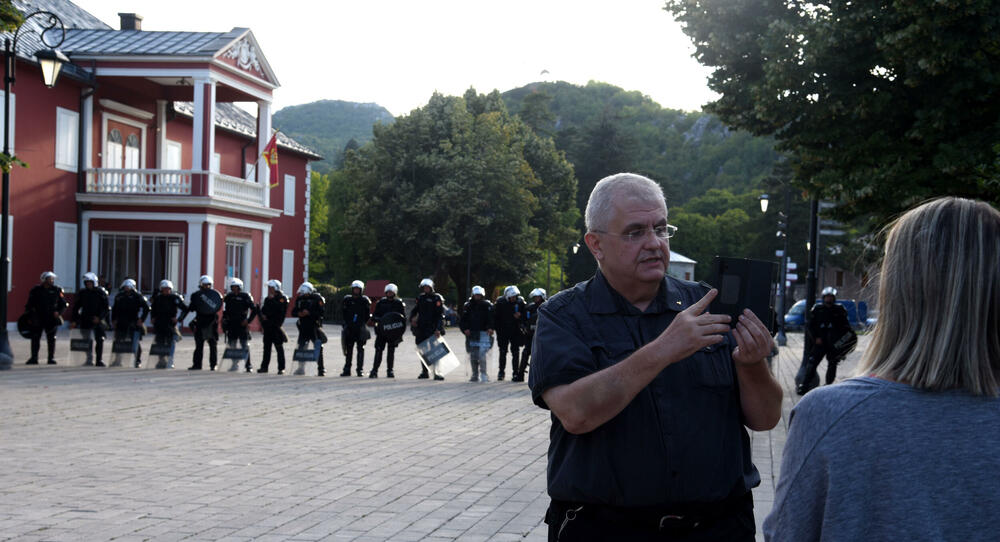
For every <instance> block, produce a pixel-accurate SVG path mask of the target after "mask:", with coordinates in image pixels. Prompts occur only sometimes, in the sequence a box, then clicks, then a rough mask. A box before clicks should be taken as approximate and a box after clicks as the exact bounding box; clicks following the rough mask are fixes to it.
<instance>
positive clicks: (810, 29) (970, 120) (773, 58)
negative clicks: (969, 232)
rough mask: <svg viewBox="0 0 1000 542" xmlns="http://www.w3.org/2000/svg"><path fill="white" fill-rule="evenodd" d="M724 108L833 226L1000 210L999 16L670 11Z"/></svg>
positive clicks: (752, 7) (887, 8)
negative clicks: (923, 213)
mask: <svg viewBox="0 0 1000 542" xmlns="http://www.w3.org/2000/svg"><path fill="white" fill-rule="evenodd" d="M666 9H667V10H668V11H670V12H671V13H673V14H674V16H675V17H676V18H677V20H678V21H680V22H681V23H682V24H683V25H684V29H685V32H686V33H687V34H688V35H689V36H690V37H691V38H692V40H693V42H694V45H695V48H696V54H695V57H696V58H697V59H698V61H699V62H701V63H702V64H704V65H706V66H711V67H714V68H715V71H714V73H713V74H712V76H711V77H710V79H709V86H710V87H711V88H712V89H713V90H715V91H716V92H718V93H719V94H721V97H720V98H719V99H718V100H716V101H715V102H713V103H711V104H709V105H708V107H707V110H708V111H710V112H712V113H714V114H716V115H718V116H719V117H720V118H721V119H722V120H723V121H724V122H726V123H727V124H729V125H730V126H733V127H735V128H739V129H745V130H748V131H750V132H752V133H754V134H759V135H760V134H763V135H773V136H774V137H775V138H776V139H777V141H778V145H779V148H780V149H782V150H785V151H788V152H789V153H790V154H791V158H792V165H793V167H794V169H795V177H796V180H797V181H796V182H797V183H798V184H799V185H800V186H801V187H802V188H804V189H806V190H807V191H808V192H809V193H810V195H813V196H819V197H826V198H831V199H836V200H839V201H840V202H841V203H842V205H841V206H840V208H839V215H840V216H844V217H851V216H865V215H871V216H872V217H873V218H874V219H875V220H874V221H875V222H885V221H886V220H887V219H889V218H890V217H892V216H894V215H895V214H897V213H899V212H900V211H901V210H904V209H906V208H907V207H909V206H911V205H913V204H914V203H916V202H919V201H920V200H923V199H925V198H928V197H931V196H935V195H943V194H952V195H961V196H970V197H979V198H984V199H987V200H989V201H992V202H994V203H1000V175H998V168H997V150H996V148H995V145H996V144H997V143H998V142H1000V85H998V84H997V81H998V80H1000V33H998V32H997V31H996V29H997V27H998V26H1000V4H998V3H997V2H995V1H993V0H938V1H935V2H909V1H905V0H887V1H884V2H822V1H821V2H808V3H807V2H787V1H784V0H750V1H745V2H730V1H725V0H668V1H667V3H666Z"/></svg>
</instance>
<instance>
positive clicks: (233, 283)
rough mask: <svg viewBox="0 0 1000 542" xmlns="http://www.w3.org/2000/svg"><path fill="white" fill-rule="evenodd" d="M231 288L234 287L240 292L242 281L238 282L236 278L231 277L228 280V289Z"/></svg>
mask: <svg viewBox="0 0 1000 542" xmlns="http://www.w3.org/2000/svg"><path fill="white" fill-rule="evenodd" d="M233 286H235V287H237V288H239V289H240V290H242V289H243V281H242V280H240V279H238V278H236V277H232V278H230V279H229V287H230V288H232V287H233Z"/></svg>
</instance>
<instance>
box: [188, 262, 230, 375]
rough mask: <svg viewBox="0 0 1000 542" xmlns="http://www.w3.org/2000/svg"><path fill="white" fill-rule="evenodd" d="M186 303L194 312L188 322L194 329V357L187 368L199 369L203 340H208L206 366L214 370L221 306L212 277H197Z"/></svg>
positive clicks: (190, 369) (203, 349) (203, 345)
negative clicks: (195, 284)
mask: <svg viewBox="0 0 1000 542" xmlns="http://www.w3.org/2000/svg"><path fill="white" fill-rule="evenodd" d="M188 305H189V306H190V307H191V310H193V311H194V313H195V315H194V318H192V319H191V322H190V323H189V324H188V325H189V326H190V327H191V330H192V331H194V359H193V360H192V362H191V366H190V367H188V370H189V371H200V370H201V361H202V358H204V356H205V342H208V368H209V369H210V370H212V371H214V370H215V366H216V365H217V364H218V353H219V352H218V349H219V309H221V308H222V294H220V293H219V292H217V291H215V290H213V289H212V277H210V276H208V275H202V276H201V278H200V279H198V291H196V292H194V293H193V294H191V301H190V302H189V303H188ZM213 309H214V310H213Z"/></svg>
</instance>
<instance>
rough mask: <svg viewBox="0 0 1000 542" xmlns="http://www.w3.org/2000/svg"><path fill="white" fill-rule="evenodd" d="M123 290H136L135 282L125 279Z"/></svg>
mask: <svg viewBox="0 0 1000 542" xmlns="http://www.w3.org/2000/svg"><path fill="white" fill-rule="evenodd" d="M122 288H124V289H128V290H135V281H134V280H132V279H125V280H123V281H122Z"/></svg>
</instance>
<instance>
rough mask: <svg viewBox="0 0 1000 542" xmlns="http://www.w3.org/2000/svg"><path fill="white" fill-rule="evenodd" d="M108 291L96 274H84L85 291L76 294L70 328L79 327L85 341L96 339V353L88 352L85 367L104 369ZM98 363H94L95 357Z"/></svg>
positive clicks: (108, 312)
mask: <svg viewBox="0 0 1000 542" xmlns="http://www.w3.org/2000/svg"><path fill="white" fill-rule="evenodd" d="M110 313H111V307H110V306H109V305H108V291H107V290H105V289H104V288H101V287H100V285H98V282H97V275H95V274H94V273H84V274H83V289H82V290H80V291H79V293H77V294H76V301H75V302H74V303H73V310H72V311H71V314H72V317H71V318H72V323H71V324H70V327H79V328H80V331H81V332H82V334H83V338H84V339H90V338H93V339H94V351H93V352H91V351H90V350H87V361H86V362H84V365H96V366H97V367H104V366H105V365H104V361H103V359H104V321H105V320H107V319H108V316H109V315H110ZM95 354H96V357H97V363H96V364H95V363H94V357H95Z"/></svg>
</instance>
